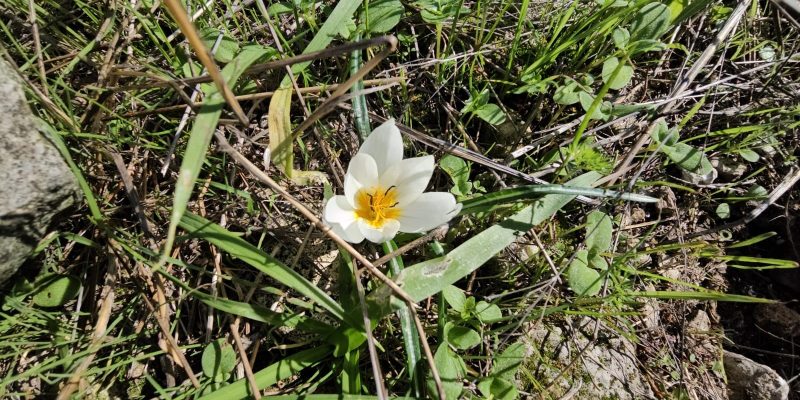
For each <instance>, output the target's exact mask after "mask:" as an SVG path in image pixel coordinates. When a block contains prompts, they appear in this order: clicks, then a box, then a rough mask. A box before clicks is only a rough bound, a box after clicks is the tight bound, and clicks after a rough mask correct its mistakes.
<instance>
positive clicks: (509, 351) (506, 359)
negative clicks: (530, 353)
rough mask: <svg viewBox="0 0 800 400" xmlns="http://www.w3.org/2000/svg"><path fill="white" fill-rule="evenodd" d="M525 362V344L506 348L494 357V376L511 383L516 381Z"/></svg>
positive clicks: (518, 343)
mask: <svg viewBox="0 0 800 400" xmlns="http://www.w3.org/2000/svg"><path fill="white" fill-rule="evenodd" d="M524 360H525V344H524V343H523V342H515V343H513V344H511V345H510V346H508V347H506V349H505V350H503V352H502V353H500V355H495V356H494V365H493V366H492V375H493V376H496V377H498V378H503V379H505V380H507V381H509V382H514V381H516V376H517V369H519V366H520V365H521V364H522V361H524Z"/></svg>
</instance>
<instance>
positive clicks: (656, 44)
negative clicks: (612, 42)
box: [627, 39, 667, 56]
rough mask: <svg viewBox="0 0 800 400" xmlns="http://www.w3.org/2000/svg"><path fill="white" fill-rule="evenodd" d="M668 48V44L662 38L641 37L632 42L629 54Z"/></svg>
mask: <svg viewBox="0 0 800 400" xmlns="http://www.w3.org/2000/svg"><path fill="white" fill-rule="evenodd" d="M666 48H667V45H666V44H664V43H663V42H662V41H660V40H654V39H641V40H636V41H633V42H631V43H630V44H629V45H628V48H627V50H628V54H630V55H631V56H635V55H638V54H641V53H647V52H648V51H661V50H664V49H666Z"/></svg>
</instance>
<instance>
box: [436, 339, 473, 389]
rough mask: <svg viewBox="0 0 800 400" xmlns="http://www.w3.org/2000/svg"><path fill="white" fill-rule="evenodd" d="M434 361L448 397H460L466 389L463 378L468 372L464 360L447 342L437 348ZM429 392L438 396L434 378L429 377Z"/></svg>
mask: <svg viewBox="0 0 800 400" xmlns="http://www.w3.org/2000/svg"><path fill="white" fill-rule="evenodd" d="M433 362H434V364H435V365H436V369H437V370H438V371H439V377H440V378H441V379H442V386H443V387H444V394H445V396H447V398H448V399H458V398H460V396H461V391H463V390H464V384H463V383H462V382H461V380H462V379H463V378H464V376H465V375H466V373H467V367H466V365H464V360H462V359H461V357H459V356H458V355H456V354H455V353H453V351H452V350H450V348H449V347H448V346H447V345H446V344H442V345H439V348H438V349H436V354H434V356H433ZM428 392H429V393H430V394H431V396H432V397H434V398H438V396H437V394H436V385H435V384H434V382H433V379H432V378H429V379H428Z"/></svg>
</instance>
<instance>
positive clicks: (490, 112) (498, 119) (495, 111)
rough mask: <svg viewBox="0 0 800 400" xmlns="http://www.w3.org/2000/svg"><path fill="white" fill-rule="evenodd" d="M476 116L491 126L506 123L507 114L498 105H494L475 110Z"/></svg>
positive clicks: (490, 104)
mask: <svg viewBox="0 0 800 400" xmlns="http://www.w3.org/2000/svg"><path fill="white" fill-rule="evenodd" d="M475 115H477V116H478V118H480V119H482V120H484V121H486V122H488V123H489V124H491V125H500V124H502V123H503V122H505V121H506V114H505V113H504V112H503V110H501V109H500V107H499V106H498V105H497V104H492V103H489V104H486V105H484V106H483V107H481V108H479V109H477V110H475Z"/></svg>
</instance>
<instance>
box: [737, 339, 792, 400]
mask: <svg viewBox="0 0 800 400" xmlns="http://www.w3.org/2000/svg"><path fill="white" fill-rule="evenodd" d="M723 363H724V365H725V375H727V377H728V396H729V398H730V400H786V399H788V398H789V384H788V383H786V381H785V380H784V379H783V378H781V376H780V375H778V373H777V372H775V370H773V369H772V368H770V367H768V366H766V365H763V364H759V363H757V362H755V361H753V360H751V359H749V358H747V357H745V356H743V355H741V354H736V353H732V352H730V351H725V353H724V355H723Z"/></svg>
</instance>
